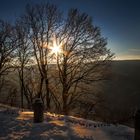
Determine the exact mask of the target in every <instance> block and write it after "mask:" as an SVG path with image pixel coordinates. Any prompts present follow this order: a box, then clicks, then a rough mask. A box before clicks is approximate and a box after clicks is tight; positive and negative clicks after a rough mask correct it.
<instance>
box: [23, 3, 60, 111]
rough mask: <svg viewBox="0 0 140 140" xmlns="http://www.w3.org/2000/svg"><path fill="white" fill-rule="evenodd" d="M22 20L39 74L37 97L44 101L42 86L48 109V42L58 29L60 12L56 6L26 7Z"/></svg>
mask: <svg viewBox="0 0 140 140" xmlns="http://www.w3.org/2000/svg"><path fill="white" fill-rule="evenodd" d="M23 20H24V22H25V23H26V25H27V26H28V27H29V28H30V40H31V42H32V47H33V50H34V51H33V52H34V58H35V60H36V63H37V65H38V69H39V73H40V87H39V91H38V97H41V98H42V99H44V98H43V85H45V87H46V90H45V91H46V93H45V96H46V106H47V108H48V109H49V108H50V98H51V96H50V90H49V80H48V63H50V62H49V59H48V57H49V55H48V54H49V42H50V39H51V38H52V36H53V34H54V32H55V30H56V29H57V28H58V23H59V20H60V12H59V11H58V9H57V7H56V6H54V5H51V4H42V5H35V6H30V5H28V6H27V8H26V14H25V15H24V17H23Z"/></svg>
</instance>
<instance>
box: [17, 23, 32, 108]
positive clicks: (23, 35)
mask: <svg viewBox="0 0 140 140" xmlns="http://www.w3.org/2000/svg"><path fill="white" fill-rule="evenodd" d="M28 33H29V31H28V28H27V27H26V26H25V25H24V24H22V22H20V21H17V23H16V26H15V38H16V58H15V62H16V63H15V65H16V68H17V70H18V76H19V81H20V82H19V83H20V91H21V108H23V102H24V101H23V99H24V96H25V98H26V100H27V103H28V108H30V107H31V103H30V99H29V95H28V92H27V90H26V87H25V84H26V83H25V81H26V79H27V78H26V75H27V72H26V69H27V68H28V67H29V65H31V57H32V49H31V48H30V44H31V43H30V41H29V37H28Z"/></svg>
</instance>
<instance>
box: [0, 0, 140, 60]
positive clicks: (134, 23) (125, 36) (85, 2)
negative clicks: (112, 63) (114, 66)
mask: <svg viewBox="0 0 140 140" xmlns="http://www.w3.org/2000/svg"><path fill="white" fill-rule="evenodd" d="M47 1H49V2H50V3H53V4H56V5H57V6H58V7H59V8H60V9H61V10H62V11H63V12H64V13H66V12H67V11H68V10H69V9H70V8H78V9H79V10H80V11H81V12H86V13H87V14H88V15H90V16H91V17H92V18H93V24H95V25H97V26H99V27H100V28H101V33H102V35H103V36H104V37H105V38H107V40H108V45H107V47H108V48H110V49H111V51H112V52H114V53H115V56H116V57H115V59H117V60H118V59H119V60H128V59H139V60H140V1H139V0H0V19H3V20H7V21H9V22H14V21H15V19H16V18H17V17H18V16H20V15H21V14H22V13H23V12H24V9H25V6H26V4H28V3H30V4H34V3H44V2H47Z"/></svg>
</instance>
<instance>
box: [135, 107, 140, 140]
mask: <svg viewBox="0 0 140 140" xmlns="http://www.w3.org/2000/svg"><path fill="white" fill-rule="evenodd" d="M135 140H140V110H138V111H137V112H136V115H135Z"/></svg>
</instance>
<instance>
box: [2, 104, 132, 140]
mask: <svg viewBox="0 0 140 140" xmlns="http://www.w3.org/2000/svg"><path fill="white" fill-rule="evenodd" d="M44 116H45V119H44V122H43V123H33V112H29V111H27V110H24V112H21V111H20V110H19V109H17V108H11V107H8V106H5V105H0V140H133V139H134V138H133V137H134V129H133V128H129V127H127V126H123V125H113V124H107V123H103V122H95V121H90V120H85V119H82V118H76V117H73V116H64V115H59V114H53V113H49V112H48V113H44Z"/></svg>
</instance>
